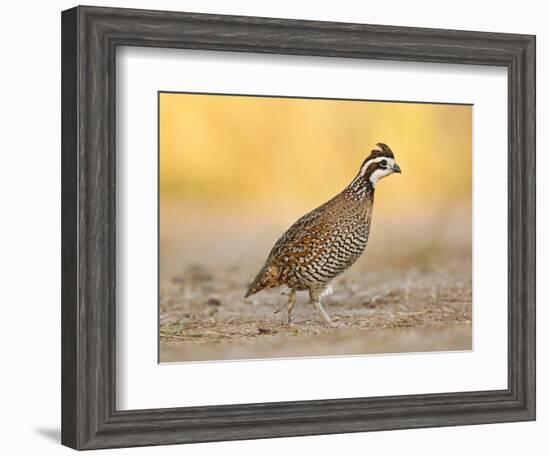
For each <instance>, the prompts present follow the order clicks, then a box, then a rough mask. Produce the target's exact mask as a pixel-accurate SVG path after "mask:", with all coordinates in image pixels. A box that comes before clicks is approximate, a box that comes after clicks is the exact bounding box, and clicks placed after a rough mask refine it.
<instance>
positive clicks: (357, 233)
mask: <svg viewBox="0 0 550 456" xmlns="http://www.w3.org/2000/svg"><path fill="white" fill-rule="evenodd" d="M535 226H536V225H535V37H534V36H531V35H517V34H503V33H482V32H470V31H456V30H439V29H419V28H409V27H393V26H381V25H365V24H347V23H332V22H313V21H302V20H287V19H285V20H283V19H272V18H257V17H237V16H219V15H208V14H196V13H179V12H163V11H146V10H130V9H112V8H101V7H76V8H73V9H70V10H67V11H64V12H63V13H62V240H63V242H62V443H63V444H65V445H67V446H70V447H72V448H75V449H95V448H114V447H124V446H144V445H162V444H175V443H193V442H207V441H219V440H237V439H257V438H271V437H284V436H299V435H315V434H328V433H345V432H364V431H374V430H389V429H406V428H419V427H430V426H454V425H468V424H481V423H496V422H506V421H527V420H534V419H535V234H536V233H535Z"/></svg>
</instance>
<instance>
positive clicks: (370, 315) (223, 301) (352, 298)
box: [159, 221, 472, 362]
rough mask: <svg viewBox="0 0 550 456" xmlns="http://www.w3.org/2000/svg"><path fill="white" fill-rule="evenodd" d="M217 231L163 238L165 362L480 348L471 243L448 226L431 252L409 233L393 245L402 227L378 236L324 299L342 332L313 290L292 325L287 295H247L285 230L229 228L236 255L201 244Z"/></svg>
mask: <svg viewBox="0 0 550 456" xmlns="http://www.w3.org/2000/svg"><path fill="white" fill-rule="evenodd" d="M432 222H433V221H432ZM450 226H451V227H452V226H455V229H456V224H452V223H451V224H450ZM186 229H187V230H190V229H191V230H193V227H189V226H187V225H186ZM208 229H209V228H208V227H204V228H202V229H201V230H195V231H193V233H194V234H193V235H189V234H188V233H186V234H185V236H182V231H181V230H175V231H174V232H172V231H170V232H165V233H164V237H162V238H161V239H164V242H163V243H162V242H161V276H160V287H159V288H160V315H159V320H160V321H159V323H160V331H159V333H160V361H161V362H181V361H206V360H227V359H259V358H273V357H294V356H300V357H302V356H330V355H357V354H369V353H396V352H399V353H402V352H423V351H447V350H470V349H471V348H472V342H471V341H472V338H471V328H472V326H471V325H472V283H471V253H470V252H471V249H470V241H469V239H468V238H466V239H462V238H460V241H459V242H458V241H456V239H457V233H456V232H454V231H452V229H451V231H449V229H448V227H446V228H445V229H442V231H441V233H442V234H440V235H439V236H438V240H437V242H434V241H432V242H430V243H429V244H428V245H427V244H422V243H420V242H417V241H415V239H406V238H404V236H400V239H401V243H400V244H399V245H397V246H395V245H394V246H393V247H392V248H390V247H384V246H387V245H388V243H387V242H386V239H385V238H386V237H390V238H395V236H396V232H398V230H397V231H396V230H393V231H389V232H386V235H384V233H378V235H375V236H371V240H370V241H369V246H368V247H367V252H366V253H365V254H364V255H363V256H362V257H361V258H360V260H359V261H358V262H357V263H356V264H355V265H354V266H353V267H352V268H351V269H350V270H349V271H347V272H345V273H344V274H343V275H342V276H340V277H339V278H337V279H336V280H335V281H334V286H333V288H334V294H333V295H332V296H330V297H328V298H326V299H325V300H324V307H325V309H326V311H327V312H328V314H329V315H330V316H331V318H332V319H333V321H334V322H335V323H337V325H336V327H335V328H331V327H327V326H326V325H324V324H323V321H322V319H321V317H320V315H319V314H318V313H317V311H316V310H315V308H314V307H313V306H312V305H311V304H310V303H309V302H308V296H307V293H306V292H302V293H298V299H297V303H296V306H295V311H294V315H293V321H292V323H291V324H290V325H288V324H282V323H281V316H280V314H275V313H274V312H275V311H276V310H277V309H278V308H279V307H280V306H281V305H282V304H283V303H284V302H285V301H286V299H287V296H286V295H285V294H283V293H285V292H287V291H288V290H286V289H283V288H282V289H277V290H269V291H262V292H260V293H258V294H257V295H254V296H251V297H250V298H248V299H244V298H243V296H244V293H245V291H246V289H247V286H248V284H249V283H250V281H251V280H252V279H253V278H254V275H255V273H256V271H257V270H258V269H259V267H260V266H261V264H262V261H263V259H264V255H267V252H268V251H269V248H270V247H271V245H270V244H271V242H272V240H273V239H274V236H275V233H276V232H277V230H278V229H279V228H278V227H274V228H273V230H271V231H269V230H267V231H266V232H265V233H263V232H262V233H258V232H257V233H256V234H255V236H253V237H248V238H244V239H240V238H243V236H242V233H241V234H240V235H239V231H238V230H235V231H232V230H231V229H225V230H224V234H223V236H225V238H223V236H221V235H220V234H219V232H218V235H217V236H216V239H217V240H218V241H217V242H219V245H220V246H225V249H227V245H228V244H229V245H232V246H233V248H234V251H235V252H238V253H239V255H235V257H231V255H229V256H228V255H227V254H225V255H221V254H220V251H221V250H220V249H219V248H218V247H217V245H216V244H215V243H214V244H213V243H212V241H210V242H208V243H203V242H202V241H201V239H202V238H203V237H204V238H206V239H208V238H209V237H210V239H212V238H213V233H208ZM210 229H212V230H215V227H214V226H212V227H210ZM199 231H201V235H199ZM410 231H411V230H407V232H410ZM459 231H460V230H459ZM414 232H416V231H414ZM170 235H172V237H171V236H170ZM239 236H240V237H239ZM220 237H221V239H220ZM275 238H276V237H275ZM373 238H374V239H373ZM182 239H185V241H183V240H182ZM189 239H191V240H192V241H189ZM403 243H405V244H403ZM370 244H374V245H370ZM393 244H394V243H392V245H393ZM404 245H406V246H409V247H408V248H405V247H404ZM243 246H246V248H243ZM369 247H370V251H369ZM207 250H208V252H210V251H212V252H218V253H212V252H210V253H208V252H206V251H207ZM163 258H164V261H163ZM179 258H186V261H187V264H185V263H182V262H179V260H178V259H179Z"/></svg>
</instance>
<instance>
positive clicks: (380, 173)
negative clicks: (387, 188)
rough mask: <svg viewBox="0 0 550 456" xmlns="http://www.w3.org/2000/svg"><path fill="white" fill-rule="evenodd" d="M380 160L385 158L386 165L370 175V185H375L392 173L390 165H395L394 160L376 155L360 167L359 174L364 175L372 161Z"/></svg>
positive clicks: (377, 161)
mask: <svg viewBox="0 0 550 456" xmlns="http://www.w3.org/2000/svg"><path fill="white" fill-rule="evenodd" d="M382 160H386V161H387V162H388V166H387V167H386V168H385V169H377V170H376V171H374V172H373V173H372V174H371V175H370V181H371V182H372V186H373V187H376V183H377V182H378V181H379V180H380V179H382V178H383V177H386V176H389V175H390V174H392V173H393V171H392V167H393V165H395V160H394V159H393V158H390V157H376V158H373V159H372V160H369V161H368V162H366V163H365V164H364V165H363V167H362V168H361V176H364V175H365V173H366V172H367V168H368V167H369V165H371V164H373V163H380V162H381V161H382Z"/></svg>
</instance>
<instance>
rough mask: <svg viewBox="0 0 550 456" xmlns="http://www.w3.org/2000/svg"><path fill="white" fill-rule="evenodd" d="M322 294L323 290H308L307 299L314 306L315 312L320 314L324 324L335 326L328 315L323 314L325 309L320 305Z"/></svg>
mask: <svg viewBox="0 0 550 456" xmlns="http://www.w3.org/2000/svg"><path fill="white" fill-rule="evenodd" d="M323 292H324V288H322V289H317V288H310V290H309V299H310V300H311V303H312V304H313V305H314V306H315V308H316V309H317V311H318V312H319V313H320V314H321V316H322V317H323V320H324V321H325V323H326V324H327V325H329V326H335V324H334V323H333V322H332V320H331V319H330V317H329V316H328V314H327V313H326V312H325V309H323V306H322V305H321V296H322V294H323Z"/></svg>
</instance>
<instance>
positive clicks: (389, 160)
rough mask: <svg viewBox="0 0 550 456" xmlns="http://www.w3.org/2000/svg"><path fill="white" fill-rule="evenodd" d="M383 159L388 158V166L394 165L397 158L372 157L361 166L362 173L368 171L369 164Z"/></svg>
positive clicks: (386, 158)
mask: <svg viewBox="0 0 550 456" xmlns="http://www.w3.org/2000/svg"><path fill="white" fill-rule="evenodd" d="M383 160H386V161H387V162H388V166H393V164H394V163H395V160H394V159H393V158H390V157H376V158H372V159H370V160H369V161H368V162H366V163H365V164H364V165H363V167H362V168H361V175H364V174H365V172H366V171H367V168H368V167H369V165H372V164H373V163H380V162H381V161H383Z"/></svg>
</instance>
